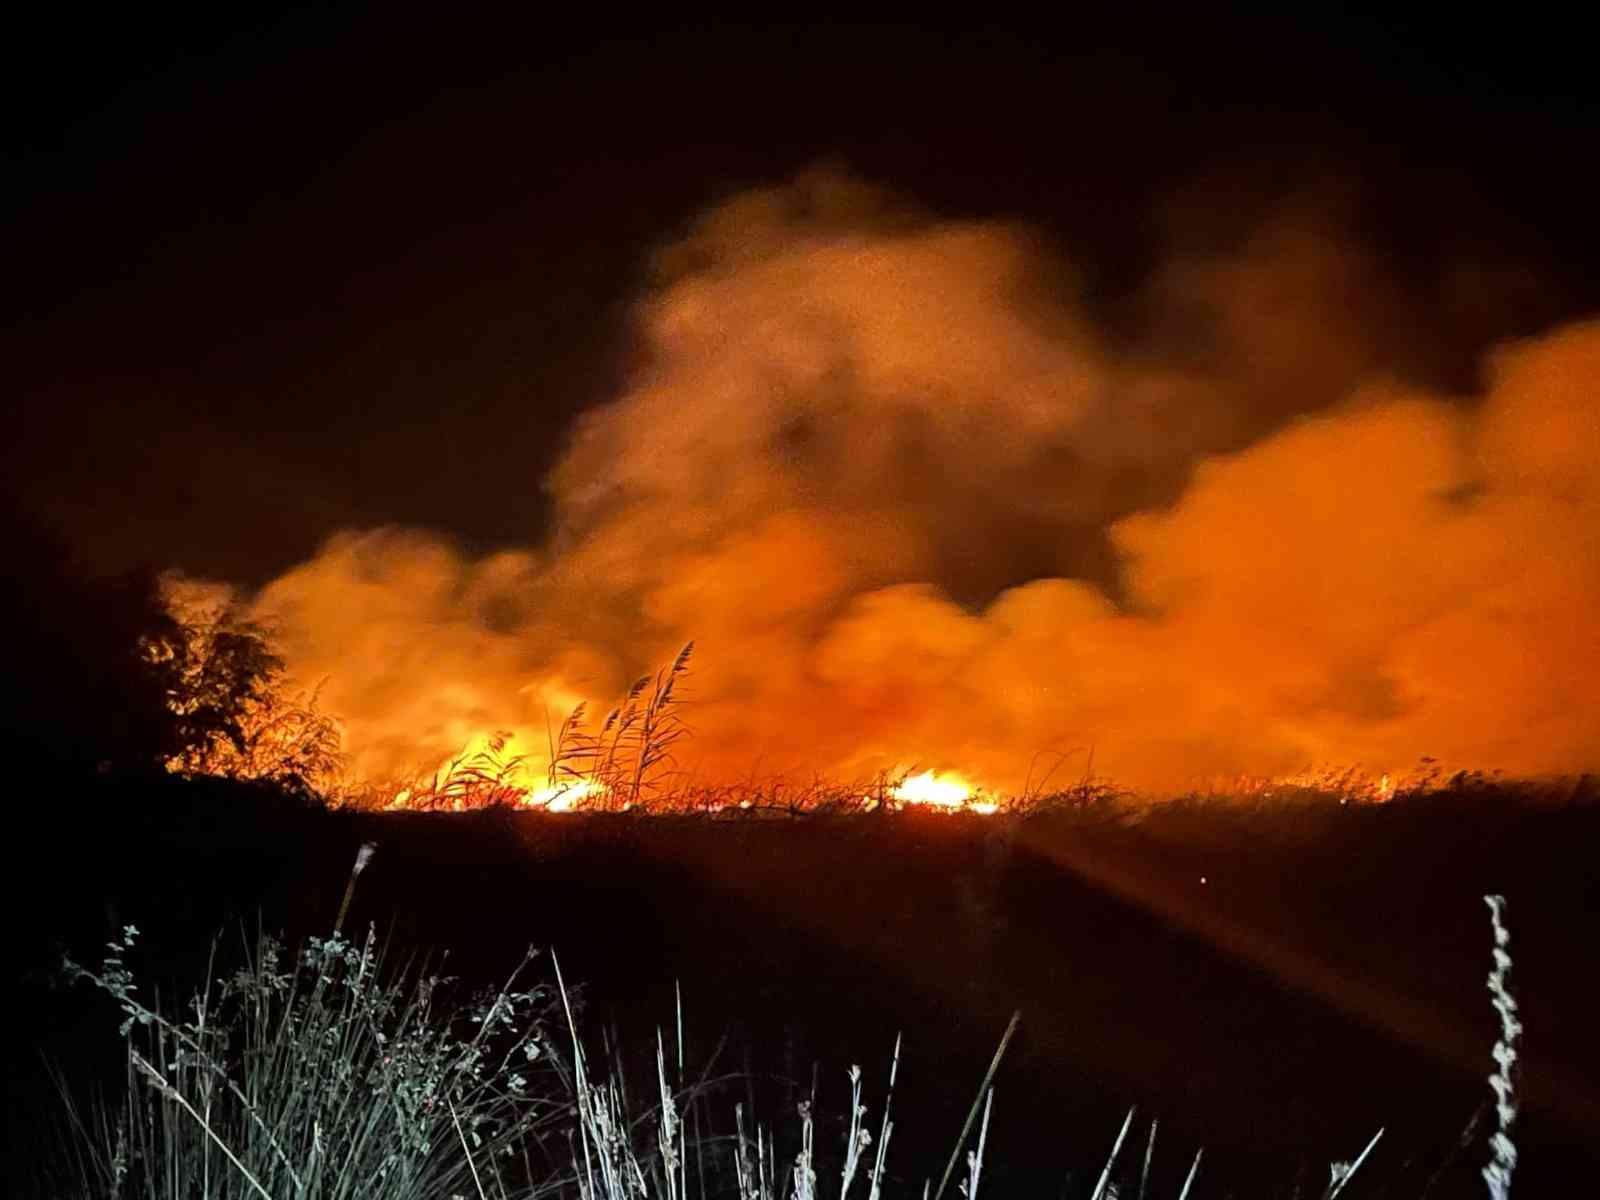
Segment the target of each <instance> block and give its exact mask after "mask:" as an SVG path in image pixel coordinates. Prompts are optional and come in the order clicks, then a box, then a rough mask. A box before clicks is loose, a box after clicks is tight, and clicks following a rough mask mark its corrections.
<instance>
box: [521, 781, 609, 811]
mask: <svg viewBox="0 0 1600 1200" xmlns="http://www.w3.org/2000/svg"><path fill="white" fill-rule="evenodd" d="M605 790H606V789H605V785H604V784H602V783H598V782H596V781H595V780H593V779H580V780H578V781H577V782H575V783H565V784H562V785H561V786H559V787H542V788H534V789H533V790H531V791H529V792H528V794H527V795H526V796H524V797H523V799H522V802H521V807H523V808H542V809H544V811H545V812H556V813H558V812H571V811H573V810H574V809H575V808H578V807H580V806H581V805H582V803H583V801H584V799H585V797H595V796H600V795H603V794H604V792H605Z"/></svg>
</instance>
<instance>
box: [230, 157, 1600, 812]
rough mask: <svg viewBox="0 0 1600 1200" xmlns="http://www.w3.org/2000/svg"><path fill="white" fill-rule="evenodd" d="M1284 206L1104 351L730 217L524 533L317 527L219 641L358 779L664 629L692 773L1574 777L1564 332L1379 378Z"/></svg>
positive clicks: (570, 800)
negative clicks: (682, 684)
mask: <svg viewBox="0 0 1600 1200" xmlns="http://www.w3.org/2000/svg"><path fill="white" fill-rule="evenodd" d="M1292 216H1293V214H1291V215H1290V217H1284V218H1281V219H1274V220H1272V221H1269V222H1268V223H1267V225H1266V227H1264V228H1262V229H1260V230H1255V231H1252V232H1251V233H1250V234H1249V236H1248V237H1246V238H1245V239H1244V242H1243V244H1242V245H1240V246H1239V247H1236V248H1235V249H1234V250H1233V251H1231V252H1229V253H1221V252H1214V253H1212V254H1211V256H1210V257H1205V256H1201V257H1199V258H1193V259H1182V260H1174V261H1173V262H1170V263H1168V264H1166V266H1165V267H1163V268H1161V269H1159V270H1158V271H1157V273H1156V278H1155V279H1154V281H1153V282H1152V283H1151V285H1150V293H1149V295H1148V296H1146V297H1143V299H1146V300H1148V301H1149V303H1150V305H1151V306H1152V308H1153V309H1154V315H1155V317H1156V318H1158V319H1155V320H1152V321H1151V322H1150V324H1151V325H1152V326H1153V327H1157V328H1163V329H1167V328H1170V329H1171V330H1176V331H1179V333H1178V335H1177V336H1179V339H1180V344H1178V345H1167V344H1164V343H1163V344H1152V345H1149V346H1143V347H1140V346H1133V347H1129V346H1127V345H1125V342H1126V339H1125V338H1122V337H1121V336H1120V334H1119V333H1117V332H1116V331H1111V330H1105V329H1101V328H1100V327H1099V326H1098V325H1097V324H1096V320H1097V318H1096V316H1095V314H1094V312H1093V311H1092V310H1091V309H1090V308H1089V307H1088V306H1086V305H1083V304H1081V303H1080V302H1079V300H1078V299H1077V297H1076V295H1075V294H1074V292H1073V290H1072V289H1071V288H1070V287H1066V286H1063V282H1062V281H1063V280H1064V279H1065V278H1067V277H1068V276H1069V275H1070V274H1071V272H1068V271H1060V272H1058V271H1056V270H1054V269H1053V268H1048V269H1047V266H1046V264H1045V262H1044V260H1045V257H1046V256H1045V255H1043V254H1042V253H1041V252H1040V247H1039V245H1038V244H1037V242H1036V240H1035V239H1033V238H1032V237H1031V236H1030V234H1029V233H1028V231H1026V230H1019V229H1014V228H1009V227H1005V226H999V225H993V224H963V223H951V222H940V221H935V220H930V219H928V218H927V217H926V216H925V215H923V214H919V213H917V212H916V211H914V210H909V209H907V208H905V207H904V206H900V205H897V204H896V202H895V201H894V199H893V198H892V197H886V196H884V195H881V194H879V193H878V192H876V191H875V190H874V189H872V188H870V187H866V186H865V185H862V184H860V183H859V182H857V181H854V180H848V179H843V180H841V179H838V178H812V177H806V178H802V179H800V180H797V181H795V182H794V183H793V184H791V185H790V186H788V187H785V188H780V189H775V190H770V191H762V192H757V193H753V194H750V195H746V196H742V197H738V198H735V199H733V200H731V201H729V202H728V203H727V204H725V205H723V206H721V207H719V208H717V209H716V210H714V211H712V212H709V213H707V214H706V215H705V216H704V219H703V220H702V221H700V222H699V223H698V224H697V225H696V226H695V227H694V228H693V229H692V231H691V232H690V233H689V234H688V236H687V237H686V239H685V241H684V242H683V244H681V245H678V246H675V247H669V248H667V249H666V250H664V251H663V253H662V254H661V255H660V256H658V260H656V261H655V266H657V267H658V268H659V270H658V271H657V272H656V274H655V276H654V278H655V280H656V282H655V283H654V284H653V285H652V290H651V291H650V292H649V293H648V294H647V295H645V296H643V297H641V299H640V302H639V305H638V307H637V310H636V316H637V324H636V330H635V332H636V334H637V336H638V338H639V341H640V343H641V345H642V346H643V347H644V352H643V353H642V354H641V356H640V361H641V363H642V364H643V366H642V369H641V370H640V371H639V373H638V374H637V375H636V376H635V377H634V378H632V379H630V380H628V381H627V383H626V385H625V386H624V387H623V388H622V389H621V390H620V391H619V393H618V394H617V395H615V396H614V397H612V398H611V399H610V401H609V402H608V403H606V404H604V405H601V406H598V407H596V408H595V409H593V410H592V411H590V412H588V413H586V414H585V415H584V417H583V419H582V420H581V422H580V423H579V424H578V425H577V426H576V427H575V429H574V430H573V432H572V436H571V438H570V440H569V442H568V444H567V448H566V450H565V452H564V453H563V455H562V457H561V458H560V460H559V462H558V463H557V464H556V466H555V468H554V470H553V471H552V472H551V474H550V475H549V477H548V478H547V479H546V480H545V488H546V491H547V492H548V494H549V496H550V498H551V502H552V509H553V529H552V532H551V535H550V536H549V537H548V538H544V539H538V538H535V537H534V536H533V534H534V530H533V528H532V526H531V523H530V544H529V545H528V546H527V547H525V548H522V549H517V550H508V551H503V552H500V553H496V554H493V555H490V556H487V557H475V556H473V555H470V554H468V553H466V552H464V551H463V550H461V549H460V548H459V547H457V546H454V545H452V544H451V543H450V542H449V541H448V540H446V539H444V538H442V537H440V536H438V535H435V534H432V533H429V532H426V531H422V530H415V529H411V530H407V529H398V528H386V529H379V530H346V531H343V532H341V533H338V534H337V535H335V536H334V537H332V538H331V539H330V540H329V541H328V542H327V544H326V545H325V546H323V547H322V548H321V550H320V551H319V552H318V553H317V554H316V555H315V556H314V557H313V558H311V559H310V560H309V561H307V562H305V563H303V564H301V565H300V566H298V567H296V568H294V569H293V570H291V571H289V572H287V573H285V574H284V575H282V576H281V577H280V578H278V579H277V580H275V581H273V582H272V583H271V584H270V585H268V586H267V587H266V588H265V589H264V590H263V591H262V592H261V593H260V595H259V596H257V597H256V598H255V611H257V612H258V613H259V615H260V616H261V617H262V618H263V619H264V620H271V621H274V622H275V625H276V628H277V629H278V630H279V631H280V636H281V639H282V650H283V654H284V657H285V658H286V660H287V661H288V662H289V664H290V666H291V669H292V670H293V672H294V674H295V675H296V677H297V678H298V679H300V680H302V681H304V682H311V683H314V682H315V681H317V680H321V679H324V678H325V679H326V680H327V681H328V682H327V686H326V689H325V690H324V692H323V693H322V700H323V703H324V704H325V706H326V708H327V709H328V711H329V712H331V713H333V714H334V715H336V716H338V717H339V718H340V719H341V720H342V722H343V727H344V730H345V743H344V749H345V751H346V753H347V755H348V758H349V761H350V764H351V768H352V770H353V772H354V773H355V774H357V775H360V776H363V777H368V778H394V777H397V776H398V775H399V773H400V772H401V771H402V770H403V769H404V767H405V766H406V765H407V764H409V763H411V762H414V761H418V760H421V761H427V760H429V759H438V758H441V757H443V756H445V755H447V754H449V753H451V752H452V751H454V750H455V749H456V748H457V747H459V746H461V745H462V744H463V743H465V742H467V741H468V739H469V738H470V737H471V736H472V734H473V733H474V732H475V731H481V730H485V729H503V730H508V731H511V732H513V733H514V734H515V736H516V738H517V744H518V745H521V746H538V747H543V746H544V745H545V742H546V729H547V714H550V713H553V714H555V717H556V719H557V720H559V719H560V717H561V716H562V715H564V714H565V713H566V712H568V711H570V708H571V705H572V704H573V703H575V702H576V699H577V698H586V699H588V700H589V701H590V702H592V703H596V704H599V703H605V702H607V701H608V700H609V699H610V698H612V697H615V696H617V695H620V694H623V693H624V692H625V691H626V689H627V688H628V686H629V681H630V680H632V679H636V678H637V677H638V674H639V672H640V671H642V670H646V669H648V668H649V667H650V665H652V664H656V663H660V662H663V661H666V660H667V659H668V657H669V656H670V655H671V653H672V651H673V649H674V648H675V647H676V646H678V645H681V644H682V643H683V642H684V641H685V640H687V639H689V638H699V639H700V640H701V644H702V646H703V648H704V649H703V655H704V657H703V659H702V660H697V665H698V666H699V667H700V668H701V669H700V671H699V673H698V675H697V677H696V678H695V680H694V681H693V687H692V688H691V689H690V690H691V691H692V693H693V695H692V698H690V701H689V703H688V704H687V705H686V711H687V712H688V714H689V719H690V721H691V722H692V725H693V732H694V736H693V738H692V739H686V742H685V744H684V746H683V748H682V750H681V753H683V755H684V757H685V759H686V760H687V761H686V762H685V764H684V766H685V769H691V768H692V769H693V771H694V772H695V777H696V778H697V779H699V780H701V781H705V782H708V783H712V784H721V785H733V784H736V783H737V782H738V781H741V780H744V779H746V778H748V777H749V776H750V775H751V773H752V771H755V770H757V769H759V770H760V771H763V772H767V773H770V774H771V775H772V776H774V777H777V778H782V779H786V780H790V781H793V780H796V779H809V778H813V777H815V776H819V775H820V776H822V777H824V778H832V779H836V780H841V781H847V780H860V779H869V778H873V777H876V776H878V775H880V774H882V773H884V772H887V771H892V770H893V769H894V768H895V767H896V766H897V765H898V764H905V763H909V762H913V761H917V759H916V757H915V756H916V755H918V754H922V753H927V752H928V751H929V750H935V751H936V752H937V754H938V758H939V761H942V762H949V763H952V764H955V765H957V766H959V768H960V770H962V771H963V772H966V773H967V777H968V778H971V779H982V780H983V781H984V782H985V785H986V787H988V788H990V789H992V792H991V794H992V795H1007V794H1016V793H1025V792H1028V791H1029V790H1030V785H1029V782H1028V780H1029V779H1030V777H1032V776H1031V773H1030V763H1031V762H1032V761H1033V760H1034V759H1035V758H1036V756H1038V755H1039V754H1041V753H1055V748H1059V749H1060V750H1061V752H1062V753H1063V755H1064V756H1065V754H1066V753H1067V748H1068V747H1080V748H1087V747H1090V746H1092V747H1094V748H1095V757H1094V765H1095V769H1096V770H1097V771H1098V772H1099V773H1100V775H1102V776H1104V777H1105V778H1107V779H1110V780H1112V781H1114V782H1116V783H1117V784H1120V785H1125V786H1128V787H1132V788H1138V789H1142V790H1146V791H1164V792H1169V793H1170V792H1174V791H1182V790H1189V789H1192V788H1194V787H1195V786H1197V785H1198V786H1203V783H1204V781H1206V780H1208V779H1216V778H1220V777H1228V778H1238V777H1241V776H1245V777H1250V778H1256V779H1279V780H1286V779H1289V778H1291V777H1292V775H1293V773H1294V772H1295V771H1296V770H1297V769H1299V768H1300V766H1301V765H1302V764H1305V763H1308V762H1315V763H1320V762H1337V763H1362V764H1367V766H1368V767H1369V768H1370V769H1371V771H1373V772H1374V773H1375V774H1387V775H1388V776H1389V778H1390V780H1391V781H1396V782H1395V783H1391V784H1384V783H1383V782H1382V781H1381V779H1380V780H1379V782H1378V783H1377V785H1376V787H1375V790H1374V796H1375V798H1379V799H1384V798H1387V797H1389V796H1391V795H1393V794H1394V790H1395V787H1396V786H1397V785H1398V781H1399V780H1400V778H1401V772H1403V771H1405V770H1406V769H1407V767H1408V766H1409V764H1412V763H1415V762H1416V761H1417V760H1418V758H1419V757H1420V756H1422V755H1425V754H1432V755H1436V756H1437V757H1438V758H1439V759H1440V761H1441V763H1443V764H1446V765H1447V769H1449V770H1451V771H1454V770H1458V769H1468V770H1471V769H1475V768H1476V769H1483V770H1494V769H1501V770H1504V771H1507V772H1512V773H1517V774H1523V775H1535V774H1553V773H1562V772H1566V773H1573V774H1576V773H1578V772H1582V771H1586V770H1587V771H1592V770H1595V769H1596V768H1597V767H1600V749H1597V748H1600V706H1596V705H1595V704H1593V702H1592V699H1591V694H1592V692H1593V688H1594V679H1595V678H1597V677H1600V636H1597V633H1596V631H1597V630H1600V474H1597V473H1596V472H1595V471H1594V469H1593V464H1594V463H1595V462H1596V461H1600V421H1597V420H1596V415H1595V414H1596V409H1595V396H1596V395H1597V394H1600V322H1596V321H1590V322H1588V323H1585V324H1576V325H1572V326H1569V327H1566V328H1562V329H1557V330H1552V331H1549V332H1548V333H1546V334H1545V335H1543V336H1542V337H1540V338H1539V339H1537V340H1533V341H1529V342H1525V343H1522V344H1519V345H1516V346H1513V347H1507V348H1505V349H1502V350H1500V351H1497V352H1496V353H1495V354H1494V355H1493V357H1492V358H1491V359H1490V360H1489V362H1488V364H1487V368H1488V369H1487V370H1486V371H1485V372H1484V380H1485V385H1484V389H1483V394H1482V395H1481V396H1478V397H1474V398H1473V402H1472V403H1470V404H1469V403H1464V402H1463V398H1462V397H1459V396H1456V395H1451V394H1445V393H1443V392H1431V391H1427V390H1423V389H1420V388H1413V387H1408V386H1402V385H1400V384H1398V383H1395V382H1392V381H1387V380H1385V379H1384V378H1382V377H1375V376H1374V375H1373V367H1374V364H1378V365H1382V364H1384V363H1386V362H1387V361H1389V359H1388V358H1387V357H1386V352H1385V348H1386V346H1388V345H1389V342H1390V341H1391V340H1392V339H1393V338H1394V337H1395V333H1394V329H1395V327H1402V328H1403V326H1404V323H1403V322H1398V323H1396V322H1388V323H1385V322H1382V321H1379V320H1377V319H1376V318H1370V319H1369V317H1368V316H1367V315H1366V313H1367V311H1368V310H1369V309H1370V311H1371V312H1374V313H1381V312H1386V311H1389V310H1388V309H1386V308H1385V307H1384V306H1383V305H1380V304H1373V305H1370V306H1369V305H1367V304H1365V303H1363V301H1364V300H1365V299H1366V298H1367V297H1368V289H1369V288H1376V290H1377V291H1378V292H1381V293H1382V295H1380V296H1379V297H1378V298H1379V299H1383V298H1385V297H1387V296H1388V293H1387V292H1386V291H1384V290H1383V289H1381V288H1377V285H1375V284H1371V283H1370V280H1369V277H1370V276H1379V277H1381V275H1382V264H1380V263H1377V262H1374V261H1369V260H1370V253H1369V248H1365V247H1364V246H1363V245H1360V244H1354V243H1350V242H1348V241H1347V240H1341V239H1342V238H1343V237H1344V235H1342V234H1337V233H1336V232H1330V231H1324V230H1322V228H1321V226H1320V225H1317V224H1316V223H1315V222H1313V223H1311V225H1309V226H1299V225H1296V224H1295V222H1294V221H1293V220H1292V219H1291V218H1292ZM1169 317H1170V318H1172V319H1171V320H1166V319H1165V318H1169ZM1151 336H1152V338H1156V336H1157V335H1155V334H1152V335H1151ZM1403 348H1404V347H1402V349H1403ZM1407 361H1409V359H1408V360H1407ZM1186 364H1205V365H1204V366H1203V367H1199V366H1195V367H1190V366H1188V365H1186ZM1290 405H1292V406H1294V407H1288V406H1290ZM997 481H999V483H1000V485H999V486H997ZM304 682H303V684H302V686H304ZM1045 748H1052V749H1048V750H1047V749H1045ZM537 759H538V755H532V756H530V763H529V766H530V768H532V767H536V766H537V765H538V764H537ZM1066 761H1067V760H1066V758H1065V757H1063V762H1066ZM1079 761H1082V760H1081V759H1080V760H1079ZM1071 770H1072V768H1071V767H1067V768H1066V769H1064V770H1063V771H1062V772H1060V774H1061V776H1062V777H1063V778H1064V777H1066V776H1067V775H1068V774H1069V773H1070V771H1071ZM530 774H532V773H531V772H530ZM532 778H535V779H537V778H538V776H537V775H532ZM963 786H966V790H965V791H963V790H961V789H962V787H963ZM524 791H525V792H528V794H529V796H530V799H529V800H528V803H532V804H543V805H544V806H546V807H554V808H556V809H557V810H561V809H564V808H568V807H580V806H582V804H583V803H585V802H586V801H590V800H592V799H593V797H592V796H590V795H584V796H570V795H565V794H564V795H563V796H550V797H544V798H541V793H540V792H539V791H538V790H537V789H536V788H533V787H532V785H531V783H530V784H527V785H524ZM975 794H976V793H975V791H974V789H972V788H971V787H970V785H964V783H963V780H962V778H961V777H959V776H940V777H933V776H930V777H928V778H927V779H921V777H919V780H918V781H917V782H915V783H913V781H910V780H908V781H907V784H906V790H905V791H904V794H903V796H900V797H897V802H900V803H910V804H920V805H924V806H927V807H932V808H940V809H957V808H961V809H964V810H967V811H981V809H979V807H978V806H979V805H982V804H987V803H990V801H988V800H974V798H973V797H974V795H975Z"/></svg>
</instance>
